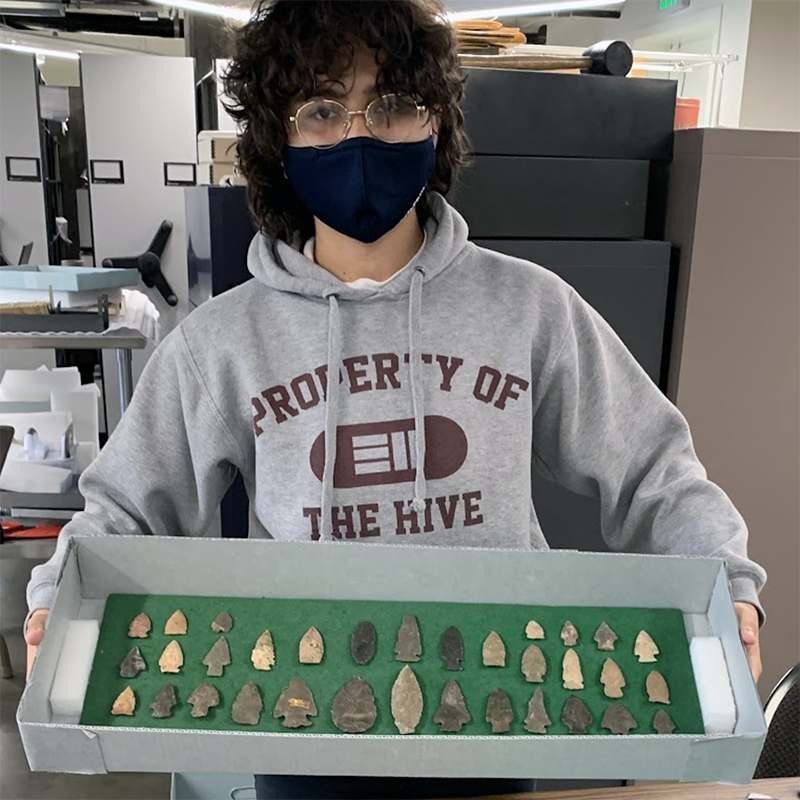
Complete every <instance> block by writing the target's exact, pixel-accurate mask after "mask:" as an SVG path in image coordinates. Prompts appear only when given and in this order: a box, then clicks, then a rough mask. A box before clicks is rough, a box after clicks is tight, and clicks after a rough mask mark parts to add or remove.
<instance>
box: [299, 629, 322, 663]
mask: <svg viewBox="0 0 800 800" xmlns="http://www.w3.org/2000/svg"><path fill="white" fill-rule="evenodd" d="M324 655H325V643H324V642H323V641H322V634H321V633H320V632H319V631H318V630H317V629H316V628H314V627H311V628H309V629H308V630H307V631H306V632H305V633H304V634H303V638H302V639H301V640H300V653H299V657H300V663H301V664H319V663H320V661H322V657H323V656H324Z"/></svg>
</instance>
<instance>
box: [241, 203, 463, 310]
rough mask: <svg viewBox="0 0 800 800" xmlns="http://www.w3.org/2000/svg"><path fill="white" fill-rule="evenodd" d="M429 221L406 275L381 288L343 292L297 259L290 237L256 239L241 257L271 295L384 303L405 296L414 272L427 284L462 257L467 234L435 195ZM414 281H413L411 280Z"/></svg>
mask: <svg viewBox="0 0 800 800" xmlns="http://www.w3.org/2000/svg"><path fill="white" fill-rule="evenodd" d="M430 205H431V216H430V218H429V219H428V220H427V221H426V223H425V231H426V234H427V237H426V243H425V247H424V249H423V250H422V252H421V253H420V254H419V255H418V256H417V258H416V259H415V263H414V264H413V266H412V269H409V270H406V271H405V272H404V273H403V274H402V275H398V276H397V277H396V278H395V279H394V280H392V281H390V282H389V283H388V284H386V286H382V287H379V288H377V289H375V288H356V287H353V286H348V285H347V284H346V283H343V282H342V281H340V280H339V279H338V278H337V277H335V276H334V275H331V273H330V272H328V271H327V270H325V269H323V268H322V267H320V266H318V265H317V264H315V263H314V262H313V261H310V260H309V259H308V258H306V257H305V256H304V255H303V253H302V246H303V242H302V241H300V237H299V236H296V237H295V240H294V241H293V242H292V244H287V243H286V242H283V241H280V240H275V239H270V238H268V237H267V236H264V235H263V234H258V235H257V236H255V238H254V239H253V241H252V243H251V245H250V250H249V252H248V254H247V267H248V269H249V270H250V273H251V274H252V276H253V277H254V278H256V280H258V281H260V282H261V283H263V284H265V285H266V286H269V287H270V288H271V289H277V290H278V291H280V292H290V293H292V294H299V295H303V296H305V297H312V298H320V299H324V298H328V297H330V296H331V295H336V296H337V297H338V298H339V299H340V300H355V301H358V300H367V299H369V298H372V297H375V296H376V295H381V296H383V297H386V298H389V297H393V296H398V295H405V294H409V293H410V291H411V284H412V280H413V276H414V273H415V271H419V270H420V269H421V270H422V275H423V277H422V282H423V283H427V282H428V281H430V280H433V278H435V277H436V276H437V275H438V274H439V273H440V272H442V271H443V270H445V269H447V267H449V266H450V265H451V264H452V263H453V262H454V261H455V260H456V259H457V258H458V256H459V255H460V254H461V253H462V252H463V251H464V249H465V247H466V245H467V236H468V233H469V231H468V229H467V223H466V222H465V221H464V218H463V217H462V216H461V215H460V214H459V213H458V212H457V211H456V210H455V209H454V208H453V207H452V206H450V205H449V204H448V203H447V202H446V201H445V199H444V198H443V197H442V196H441V195H440V194H438V193H435V192H433V193H431V196H430ZM417 280H419V278H417Z"/></svg>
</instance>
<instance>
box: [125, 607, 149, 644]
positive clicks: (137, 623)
mask: <svg viewBox="0 0 800 800" xmlns="http://www.w3.org/2000/svg"><path fill="white" fill-rule="evenodd" d="M152 627H153V623H152V622H150V617H148V616H147V614H144V613H142V614H137V615H136V616H135V617H134V618H133V619H132V620H131V624H130V625H129V626H128V636H130V637H131V639H146V638H147V634H148V633H150V629H151V628H152Z"/></svg>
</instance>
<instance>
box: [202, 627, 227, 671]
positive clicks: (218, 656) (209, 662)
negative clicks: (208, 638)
mask: <svg viewBox="0 0 800 800" xmlns="http://www.w3.org/2000/svg"><path fill="white" fill-rule="evenodd" d="M230 663H231V650H230V647H229V646H228V640H227V639H226V638H225V637H224V636H220V637H219V639H217V641H216V642H214V645H213V647H212V648H211V649H210V650H209V651H208V653H207V654H206V657H205V658H204V659H203V664H205V665H206V667H208V671H207V673H206V674H207V675H210V676H211V677H213V678H220V677H222V674H223V673H224V672H225V667H227V666H228V664H230Z"/></svg>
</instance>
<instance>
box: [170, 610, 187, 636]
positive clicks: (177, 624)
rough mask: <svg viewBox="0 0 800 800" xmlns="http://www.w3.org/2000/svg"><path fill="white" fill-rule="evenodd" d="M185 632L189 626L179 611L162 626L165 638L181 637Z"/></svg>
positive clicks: (184, 616)
mask: <svg viewBox="0 0 800 800" xmlns="http://www.w3.org/2000/svg"><path fill="white" fill-rule="evenodd" d="M187 630H189V624H188V623H187V622H186V615H185V614H184V613H183V611H181V610H180V609H178V610H177V611H175V612H174V613H173V615H172V616H171V617H170V618H169V619H168V620H167V624H166V625H164V633H165V634H166V635H167V636H182V635H183V634H185V633H186V631H187Z"/></svg>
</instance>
